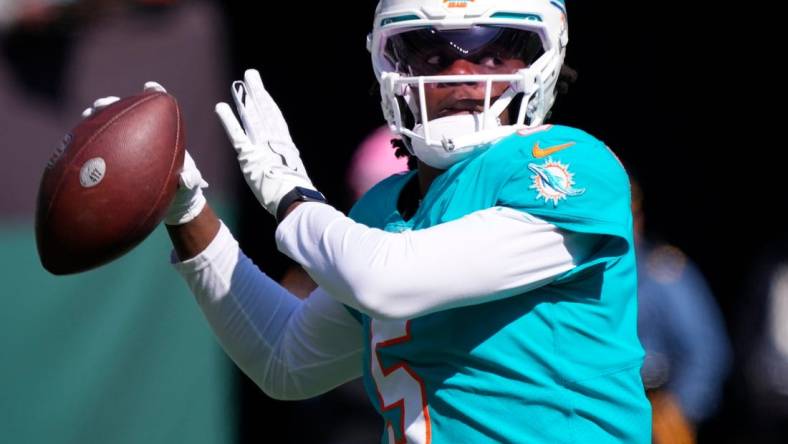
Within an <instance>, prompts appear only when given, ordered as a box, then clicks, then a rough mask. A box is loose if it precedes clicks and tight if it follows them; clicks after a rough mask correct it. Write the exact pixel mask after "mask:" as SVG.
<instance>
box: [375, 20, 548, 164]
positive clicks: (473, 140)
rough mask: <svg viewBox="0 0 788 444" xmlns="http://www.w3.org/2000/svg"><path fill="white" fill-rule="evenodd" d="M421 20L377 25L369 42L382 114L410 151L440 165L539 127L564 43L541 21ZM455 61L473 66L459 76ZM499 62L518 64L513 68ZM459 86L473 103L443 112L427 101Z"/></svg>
mask: <svg viewBox="0 0 788 444" xmlns="http://www.w3.org/2000/svg"><path fill="white" fill-rule="evenodd" d="M419 22H423V23H425V26H410V27H406V26H397V27H394V28H391V29H385V27H384V29H376V30H375V31H374V32H373V35H372V36H371V39H370V50H371V51H372V56H373V66H374V67H375V72H376V74H377V75H378V80H379V81H380V91H381V99H382V109H383V113H384V116H385V118H386V120H387V122H388V124H389V127H390V129H391V130H392V131H393V132H394V133H395V134H397V135H399V136H401V137H402V139H403V141H404V143H405V146H406V147H407V148H408V150H409V151H410V152H411V154H413V155H415V156H416V157H418V158H419V159H420V160H421V161H422V162H424V163H426V164H428V165H431V166H433V167H436V168H440V169H445V168H448V167H449V166H451V165H452V164H454V163H456V162H459V161H460V160H462V159H464V158H466V157H467V156H468V155H470V154H471V153H472V152H475V151H478V150H480V149H483V148H486V147H488V146H490V145H491V144H493V143H495V142H496V141H498V140H500V139H502V138H503V137H506V136H508V135H510V134H512V133H514V132H515V131H517V130H518V129H522V128H526V127H532V126H538V125H541V124H542V122H543V121H544V119H545V117H546V115H547V113H548V111H549V109H550V107H551V106H552V104H553V102H554V100H555V85H556V83H557V80H558V75H557V73H558V72H559V71H560V67H561V64H562V63H563V45H557V44H549V42H550V41H551V40H550V39H549V38H548V35H547V30H546V29H545V26H543V24H542V23H518V24H517V26H514V25H512V24H511V23H508V22H502V23H492V22H490V21H489V20H487V21H485V20H484V19H476V20H472V21H466V23H459V22H457V23H448V22H446V21H439V20H438V21H436V20H426V19H425V20H419ZM381 23H385V19H384V20H382V21H381ZM553 40H555V39H553ZM457 60H464V61H466V62H468V64H469V66H470V65H472V66H473V68H472V69H468V70H460V71H463V72H461V73H459V74H457V73H456V72H457V71H458V69H456V68H454V67H451V66H452V63H454V62H457ZM502 60H506V61H509V60H517V61H519V62H521V63H520V64H519V66H516V67H515V68H513V69H510V68H511V66H509V65H502V64H501V61H502ZM462 85H466V86H467V85H474V89H475V91H474V93H473V94H470V95H469V98H472V99H474V100H476V101H477V102H479V103H478V105H476V106H472V105H471V104H469V103H468V102H469V101H468V100H466V101H464V103H463V104H462V106H460V107H459V108H460V109H461V110H458V109H454V110H448V111H447V110H445V109H440V106H438V105H437V104H436V103H434V102H433V103H430V102H428V101H429V100H430V97H428V95H429V94H427V89H428V88H455V89H457V88H460V87H461V86H462ZM482 90H483V93H481V91H482ZM433 92H434V91H433ZM471 96H472V97H471ZM433 97H434V95H433ZM436 106H438V109H437V111H439V112H436ZM449 106H452V105H449Z"/></svg>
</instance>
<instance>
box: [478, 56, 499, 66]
mask: <svg viewBox="0 0 788 444" xmlns="http://www.w3.org/2000/svg"><path fill="white" fill-rule="evenodd" d="M478 64H479V65H481V66H484V67H485V68H498V67H499V66H501V65H503V59H501V58H500V57H498V56H496V55H486V56H484V57H481V58H480V59H479V61H478Z"/></svg>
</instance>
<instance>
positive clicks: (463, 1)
mask: <svg viewBox="0 0 788 444" xmlns="http://www.w3.org/2000/svg"><path fill="white" fill-rule="evenodd" d="M475 1H476V0H443V4H444V6H446V7H447V8H467V7H468V3H473V2H475Z"/></svg>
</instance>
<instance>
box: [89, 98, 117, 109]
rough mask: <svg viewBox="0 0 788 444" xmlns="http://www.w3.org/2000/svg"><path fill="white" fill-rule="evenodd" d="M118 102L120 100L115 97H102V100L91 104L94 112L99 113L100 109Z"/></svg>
mask: <svg viewBox="0 0 788 444" xmlns="http://www.w3.org/2000/svg"><path fill="white" fill-rule="evenodd" d="M118 100H120V97H115V96H109V97H102V98H100V99H98V100H96V101H95V102H93V108H94V109H95V110H96V111H99V110H101V109H102V108H106V107H108V106H110V105H112V104H113V103H115V102H117V101H118Z"/></svg>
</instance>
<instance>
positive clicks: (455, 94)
mask: <svg viewBox="0 0 788 444" xmlns="http://www.w3.org/2000/svg"><path fill="white" fill-rule="evenodd" d="M525 67H526V64H525V62H523V61H522V60H520V59H515V58H508V59H502V58H497V57H494V56H488V57H483V58H481V59H479V60H466V59H456V60H454V61H453V62H452V63H451V64H450V65H448V66H447V67H446V68H445V69H444V70H442V71H440V72H439V73H438V74H437V75H475V74H512V73H514V72H517V70H520V69H523V68H525ZM508 87H509V83H508V82H494V83H493V84H492V94H491V95H492V101H491V102H492V103H494V102H495V99H496V98H497V97H499V96H500V95H501V94H503V92H504V91H506V89H507V88H508ZM486 89H487V87H486V85H485V83H484V82H467V83H429V84H426V85H425V86H424V96H425V99H426V101H427V115H428V118H429V119H430V120H431V119H437V118H440V117H446V116H451V115H455V114H463V113H466V114H468V113H481V112H482V111H484V95H485V93H486ZM501 118H502V119H506V118H508V113H504V114H503V115H502V117H501ZM501 123H503V124H508V123H509V122H501Z"/></svg>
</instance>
